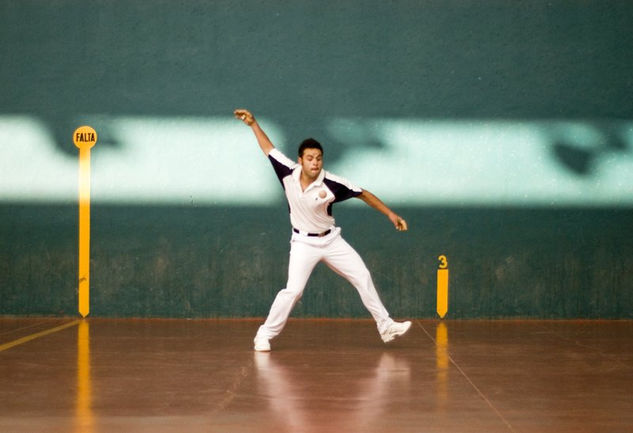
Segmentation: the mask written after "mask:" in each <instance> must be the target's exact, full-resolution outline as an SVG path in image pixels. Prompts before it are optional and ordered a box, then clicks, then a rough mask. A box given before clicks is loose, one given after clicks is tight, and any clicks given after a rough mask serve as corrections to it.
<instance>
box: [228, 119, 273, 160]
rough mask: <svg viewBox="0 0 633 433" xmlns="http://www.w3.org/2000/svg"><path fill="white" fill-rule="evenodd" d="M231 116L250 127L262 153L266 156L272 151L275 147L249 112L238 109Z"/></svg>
mask: <svg viewBox="0 0 633 433" xmlns="http://www.w3.org/2000/svg"><path fill="white" fill-rule="evenodd" d="M233 114H234V115H235V117H236V118H238V119H240V120H241V121H242V122H244V123H245V124H247V125H248V126H250V127H251V129H252V130H253V133H254V134H255V137H256V138H257V143H258V144H259V147H260V148H261V149H262V152H264V154H265V155H266V156H268V154H269V153H270V151H271V150H273V149H274V148H275V146H274V145H273V143H272V142H271V141H270V139H269V138H268V136H267V135H266V133H265V132H264V131H263V130H262V128H261V127H260V126H259V124H258V123H257V121H256V120H255V117H254V116H253V115H252V114H251V112H250V111H248V110H245V109H243V108H238V109H237V110H235V111H234V112H233Z"/></svg>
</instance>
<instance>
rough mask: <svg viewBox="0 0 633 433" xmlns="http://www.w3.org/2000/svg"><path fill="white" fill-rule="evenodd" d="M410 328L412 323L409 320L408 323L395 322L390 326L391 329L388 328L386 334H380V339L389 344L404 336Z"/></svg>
mask: <svg viewBox="0 0 633 433" xmlns="http://www.w3.org/2000/svg"><path fill="white" fill-rule="evenodd" d="M410 327H411V322H410V321H408V320H407V321H406V322H393V323H392V324H391V325H389V328H387V330H386V331H385V332H383V333H382V334H380V337H381V338H382V341H384V342H385V343H389V342H390V341H393V340H395V338H396V337H400V336H402V335H404V334H405V333H406V332H407V331H408V330H409V328H410Z"/></svg>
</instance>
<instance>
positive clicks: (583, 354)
mask: <svg viewBox="0 0 633 433" xmlns="http://www.w3.org/2000/svg"><path fill="white" fill-rule="evenodd" d="M258 325H259V321H256V320H127V319H126V320H114V319H90V320H75V319H43V318H36V319H16V318H0V431H1V432H11V433H20V432H29V433H30V432H64V433H66V432H85V433H91V432H99V433H106V432H117V433H118V432H152V433H161V432H225V433H231V432H292V433H301V432H341V433H347V432H363V433H365V432H389V433H407V432H412V433H413V432H415V433H423V432H424V433H426V432H455V433H469V432H472V433H475V432H477V433H478V432H481V433H494V432H541V433H547V432H551V433H554V432H555V433H565V432H574V433H581V432H587V433H589V432H591V433H596V432H631V431H633V397H632V396H633V321H479V320H476V321H475V320H474V321H445V322H439V321H430V320H429V321H426V320H416V321H414V324H413V327H412V329H411V331H410V332H409V334H407V335H406V336H405V337H403V338H402V339H401V340H397V341H396V342H394V343H392V344H390V345H384V344H383V343H382V342H381V340H380V338H379V336H378V334H377V332H376V329H375V326H374V324H373V322H371V321H368V320H291V321H290V322H289V324H288V326H287V327H286V329H285V330H284V333H283V334H282V335H281V336H280V337H279V338H278V339H276V340H274V341H273V351H272V352H271V353H254V352H253V351H252V338H253V336H254V334H255V331H256V329H257V327H258Z"/></svg>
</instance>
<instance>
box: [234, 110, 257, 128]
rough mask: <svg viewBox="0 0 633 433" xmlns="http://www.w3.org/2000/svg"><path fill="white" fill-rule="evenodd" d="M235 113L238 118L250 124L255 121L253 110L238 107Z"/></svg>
mask: <svg viewBox="0 0 633 433" xmlns="http://www.w3.org/2000/svg"><path fill="white" fill-rule="evenodd" d="M233 114H234V115H235V117H236V118H237V119H239V120H241V121H242V122H244V123H245V124H247V125H248V126H251V125H252V124H253V123H254V122H255V117H253V115H252V114H251V112H250V111H248V110H245V109H243V108H238V109H237V110H235V111H234V112H233Z"/></svg>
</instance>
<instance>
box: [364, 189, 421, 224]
mask: <svg viewBox="0 0 633 433" xmlns="http://www.w3.org/2000/svg"><path fill="white" fill-rule="evenodd" d="M358 198H359V199H361V200H362V201H364V202H365V203H367V204H368V205H369V206H371V207H373V208H374V209H376V210H377V211H379V212H382V213H383V214H385V215H386V216H387V218H389V220H390V221H391V222H392V223H393V225H394V227H395V228H396V230H398V231H406V230H408V228H409V227H408V226H407V222H406V221H405V220H404V219H402V218H401V217H400V216H398V215H397V214H396V213H395V212H393V211H392V210H391V209H389V208H388V207H387V205H386V204H384V203H383V202H382V201H381V200H380V199H379V198H378V197H376V196H375V195H373V194H372V193H371V192H369V191H367V190H366V189H364V190H363V192H362V193H361V194H360V195H359V196H358Z"/></svg>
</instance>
